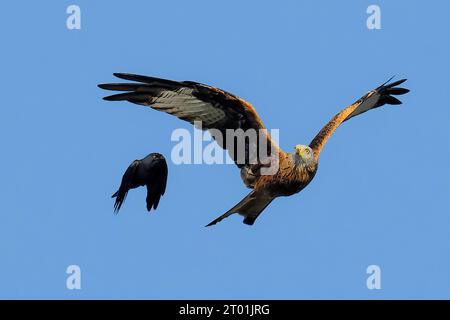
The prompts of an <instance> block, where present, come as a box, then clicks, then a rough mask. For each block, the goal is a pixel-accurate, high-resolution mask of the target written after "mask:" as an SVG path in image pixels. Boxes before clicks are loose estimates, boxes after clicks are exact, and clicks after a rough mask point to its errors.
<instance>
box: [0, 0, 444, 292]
mask: <svg viewBox="0 0 450 320" xmlns="http://www.w3.org/2000/svg"><path fill="white" fill-rule="evenodd" d="M72 3H75V4H77V5H79V6H80V7H81V12H82V17H81V19H82V24H81V28H82V29H81V30H68V29H67V28H66V17H67V14H66V8H67V6H68V5H70V4H72ZM370 4H378V5H380V7H381V10H382V11H381V12H382V29H381V30H368V29H367V27H366V18H367V16H368V15H367V14H366V9H367V7H368V6H369V5H370ZM449 11H450V3H449V2H448V1H434V2H433V3H432V4H430V3H420V4H419V3H418V2H417V3H416V2H414V3H411V1H395V2H394V1H376V2H373V1H349V2H346V4H345V5H344V4H342V3H338V2H336V1H284V2H283V1H282V2H277V3H275V2H273V1H270V2H269V1H267V2H262V1H246V2H243V1H220V2H219V1H215V2H212V1H189V2H186V1H164V3H161V2H157V1H128V2H123V4H119V1H117V2H111V1H76V2H69V1H57V2H56V1H47V2H39V3H38V2H31V1H14V2H12V1H8V2H6V3H4V4H2V13H1V17H0V30H1V31H0V32H1V39H2V49H1V51H2V53H1V62H0V63H1V72H2V74H1V86H2V103H1V105H2V106H1V108H0V113H1V114H0V121H1V126H0V133H1V150H2V157H1V160H0V161H1V166H0V179H1V184H0V194H1V196H0V198H1V220H2V221H1V223H0V257H1V263H0V298H193V299H196V298H210V299H215V298H224V299H227V298H275V299H281V298H287V299H297V298H369V299H379V298H450V256H449V252H450V232H449V229H450V212H449V210H448V207H449V206H448V198H449V189H450V166H449V161H448V158H449V156H450V153H449V149H448V148H449V141H450V140H449V139H450V134H449V132H448V121H449V117H450V106H449V104H448V94H449V89H448V85H449V81H448V79H449V74H450V68H449V62H448V57H449V56H450V46H449V45H448V39H449V25H448V13H449ZM112 72H130V73H141V74H148V75H153V76H159V77H165V78H171V79H178V80H193V81H199V82H204V83H209V84H212V85H215V86H218V87H220V88H223V89H225V90H228V91H231V92H233V93H235V94H237V95H239V96H241V97H243V98H245V99H247V100H248V101H250V102H251V103H253V105H254V106H255V107H256V108H257V110H258V112H259V113H260V116H261V117H262V119H263V121H264V123H265V124H266V126H267V127H269V128H279V129H280V140H281V146H282V147H283V148H284V149H285V150H291V149H292V148H293V146H294V145H295V144H300V143H303V144H307V143H309V142H310V140H311V139H312V138H313V136H314V135H315V134H316V133H317V132H318V130H319V129H320V128H321V127H322V126H323V125H324V124H325V123H326V122H327V121H328V120H329V119H330V117H331V116H333V115H334V114H335V113H336V112H338V111H339V110H340V109H341V108H342V107H344V106H346V105H347V104H349V103H351V102H353V101H354V100H356V99H357V98H359V97H360V96H362V95H363V94H364V93H366V92H367V91H368V90H370V89H372V88H374V87H376V86H378V85H379V84H380V83H381V82H383V81H385V80H386V79H387V78H388V77H390V76H391V75H394V74H395V75H397V76H398V77H407V78H408V79H409V81H408V82H407V87H408V88H409V89H411V93H409V94H408V95H406V96H403V97H402V100H403V102H404V104H403V105H402V106H401V107H387V108H383V109H378V110H375V111H373V112H369V113H366V114H364V115H362V116H360V117H357V118H354V119H352V120H351V121H349V122H347V123H345V125H344V126H342V127H341V128H339V129H338V131H337V132H336V134H335V135H334V136H333V137H332V138H331V140H330V141H329V143H328V144H327V146H326V148H325V150H324V152H323V154H322V156H321V159H320V160H321V162H320V165H319V171H318V173H317V175H316V178H315V180H314V181H313V182H312V183H311V184H310V186H309V187H308V188H307V189H306V190H304V191H303V192H302V193H300V194H298V195H296V196H293V197H290V198H284V199H279V200H277V201H275V202H273V203H272V204H271V205H270V207H269V208H268V209H267V210H266V211H265V212H264V213H263V215H262V216H261V218H260V219H259V220H258V221H257V223H256V224H255V225H254V226H253V227H248V226H246V225H244V224H242V222H241V221H242V218H241V217H239V216H233V217H230V218H229V219H227V220H224V221H223V222H222V223H220V224H218V225H216V226H214V227H211V228H204V225H205V224H206V223H208V222H209V221H211V220H212V219H213V218H215V217H216V216H218V215H219V214H221V213H223V212H224V211H225V210H227V209H229V208H230V207H231V206H232V205H234V204H235V203H236V202H237V201H238V200H240V199H241V198H242V197H243V196H244V195H245V194H246V193H247V192H248V191H247V190H246V189H245V187H244V186H243V185H242V183H241V180H240V177H239V171H238V170H237V169H236V168H235V167H234V166H232V165H214V166H208V165H182V166H175V165H173V164H172V163H169V182H168V188H167V193H166V195H165V196H164V197H163V198H162V202H161V204H160V207H159V208H158V210H157V211H156V212H154V213H152V214H150V215H149V214H147V213H146V210H145V200H144V198H145V191H144V190H137V191H133V192H131V193H130V194H129V197H128V199H127V201H126V202H125V204H124V206H123V208H122V210H121V212H120V214H119V215H117V216H116V215H114V214H113V200H112V199H111V198H110V195H111V194H112V193H113V192H114V191H115V189H116V188H117V187H118V185H119V183H120V179H121V176H122V173H123V172H124V170H125V169H126V167H127V166H128V165H129V163H130V162H131V161H132V160H134V159H136V158H141V157H143V156H145V155H146V154H148V153H150V152H161V153H163V154H165V155H167V156H169V155H170V151H171V149H172V147H173V145H174V143H173V142H171V141H170V135H171V133H172V131H173V130H174V129H176V128H190V126H189V125H188V124H185V123H184V122H182V121H179V120H177V119H175V118H172V117H169V116H167V115H165V114H162V113H158V112H156V111H153V110H151V109H147V108H143V107H139V106H136V105H132V104H129V103H108V102H105V101H102V100H101V97H102V96H103V95H104V93H105V92H102V90H100V89H98V88H97V87H96V84H97V83H101V82H111V81H113V80H114V79H113V77H112V75H111V74H112ZM71 264H76V265H79V266H80V267H81V270H82V289H81V290H79V291H77V290H74V291H70V290H68V289H66V285H65V284H66V277H67V275H66V273H65V271H66V268H67V266H68V265H71ZM371 264H376V265H379V266H380V267H381V271H382V278H381V281H382V289H381V290H368V289H367V287H366V278H367V274H366V268H367V266H368V265H371Z"/></svg>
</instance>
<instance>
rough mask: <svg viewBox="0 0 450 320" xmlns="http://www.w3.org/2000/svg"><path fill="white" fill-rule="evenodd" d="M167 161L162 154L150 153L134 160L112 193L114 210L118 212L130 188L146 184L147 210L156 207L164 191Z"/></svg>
mask: <svg viewBox="0 0 450 320" xmlns="http://www.w3.org/2000/svg"><path fill="white" fill-rule="evenodd" d="M167 173H168V170H167V162H166V159H165V158H164V156H163V155H162V154H159V153H150V154H149V155H148V156H146V157H145V158H144V159H141V160H134V161H133V163H131V164H130V166H129V167H128V169H127V171H125V173H124V175H123V177H122V183H121V184H120V187H119V190H117V192H116V193H114V194H113V195H112V198H116V202H115V203H114V212H116V213H117V212H119V210H120V207H121V206H122V204H123V202H124V201H125V198H126V197H127V193H128V191H129V190H130V189H135V188H137V187H141V186H147V211H150V210H151V209H152V207H153V209H156V208H157V207H158V203H159V199H160V198H161V196H162V195H163V194H164V191H166V184H167Z"/></svg>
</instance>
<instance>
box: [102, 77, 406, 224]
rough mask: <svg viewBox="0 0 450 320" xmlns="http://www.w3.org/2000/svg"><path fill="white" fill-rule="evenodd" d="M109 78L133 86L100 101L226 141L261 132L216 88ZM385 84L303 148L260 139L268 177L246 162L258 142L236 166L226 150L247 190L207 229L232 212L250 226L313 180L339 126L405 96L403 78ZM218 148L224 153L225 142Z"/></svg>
mask: <svg viewBox="0 0 450 320" xmlns="http://www.w3.org/2000/svg"><path fill="white" fill-rule="evenodd" d="M114 75H115V76H116V77H118V78H120V79H124V80H130V81H134V83H111V84H100V85H99V87H100V88H102V89H106V90H113V91H124V93H119V94H115V95H112V96H108V97H105V98H104V100H108V101H122V100H126V101H129V102H132V103H136V104H140V105H144V106H149V107H151V108H153V109H155V110H159V111H164V112H166V113H169V114H171V115H174V116H176V117H178V118H180V119H182V120H185V121H188V122H190V123H194V122H195V121H201V122H202V128H203V129H204V130H210V131H213V130H212V129H215V130H216V131H217V130H218V131H219V132H221V133H222V134H223V136H226V130H227V129H233V130H236V129H242V130H243V131H244V132H245V131H246V130H249V129H253V130H257V131H263V132H266V131H265V127H264V125H263V123H262V121H261V119H260V118H259V116H258V113H257V112H256V110H255V109H254V108H253V106H252V105H251V104H250V103H248V102H247V101H245V100H243V99H241V98H239V97H237V96H235V95H233V94H231V93H228V92H226V91H223V90H221V89H218V88H215V87H211V86H208V85H205V84H201V83H197V82H192V81H181V82H178V81H172V80H165V79H159V78H154V77H146V76H139V75H133V74H124V73H115V74H114ZM389 81H390V80H388V81H387V82H386V83H384V84H382V85H381V86H379V87H378V88H376V89H374V90H372V91H370V92H369V93H367V94H366V95H364V96H363V97H362V98H360V99H359V100H358V101H356V102H355V103H353V104H351V105H350V106H348V107H347V108H345V109H343V110H342V111H341V112H339V113H338V114H337V115H335V116H334V117H333V118H332V119H331V121H330V122H329V123H327V125H326V126H325V127H323V128H322V130H320V132H319V133H318V134H317V135H316V137H315V138H314V139H313V140H312V141H311V143H310V144H309V145H297V146H295V148H294V150H293V152H292V153H288V152H284V151H283V150H281V149H280V148H279V147H278V146H277V145H276V143H275V142H274V141H272V139H271V137H270V135H269V134H267V133H266V134H265V135H264V136H263V139H266V145H269V146H270V148H272V150H273V149H275V150H276V154H277V155H278V165H279V167H278V170H277V171H276V172H275V173H274V174H272V175H263V174H262V173H261V171H262V169H263V168H264V167H265V163H261V162H257V163H254V162H250V161H248V160H249V158H250V156H249V154H251V153H255V152H257V151H258V150H257V149H258V148H259V145H260V144H259V143H256V144H250V143H248V142H246V143H245V145H244V146H241V147H242V148H245V161H244V162H237V161H236V157H235V155H236V152H235V151H236V150H228V149H227V151H228V152H229V154H230V156H231V157H232V159H233V160H234V161H235V162H237V163H236V164H237V166H238V167H239V168H240V170H241V178H242V180H243V182H244V184H245V185H246V186H247V187H249V188H250V189H252V191H251V192H250V193H249V194H248V195H247V196H246V197H245V198H244V199H242V200H241V201H240V202H239V203H238V204H236V205H235V206H234V207H233V208H231V209H230V210H228V211H227V212H226V213H224V214H223V215H221V216H220V217H218V218H217V219H215V220H213V221H212V222H211V223H209V224H208V225H207V226H211V225H213V224H216V223H217V222H219V221H221V220H222V219H224V218H226V217H228V216H230V215H231V214H233V213H239V214H241V215H242V216H244V223H245V224H248V225H253V223H254V222H255V220H256V219H257V218H258V216H259V215H260V214H261V212H262V211H263V210H264V209H265V208H266V207H267V206H268V205H269V204H270V203H271V202H272V201H273V200H274V199H275V198H277V197H281V196H290V195H293V194H296V193H298V192H300V191H301V190H302V189H303V188H305V187H306V186H307V185H308V184H309V183H310V182H311V180H312V179H313V178H314V175H315V174H316V171H317V165H318V161H319V155H320V152H321V151H322V148H323V147H324V145H325V143H326V142H327V141H328V139H329V138H330V136H331V135H332V134H333V132H334V131H335V130H336V129H337V128H338V127H339V126H340V125H341V124H342V123H343V122H344V121H347V120H349V119H350V118H352V117H355V116H357V115H360V114H362V113H364V112H366V111H369V110H371V109H375V108H378V107H381V106H383V105H385V104H388V105H398V104H401V101H400V100H398V99H397V98H395V97H393V96H394V95H402V94H405V93H407V92H409V90H408V89H404V88H398V87H397V86H398V85H400V84H402V83H403V82H405V81H406V79H403V80H399V81H396V82H393V83H390V84H388V82H389ZM260 140H261V139H260ZM216 141H217V139H216ZM219 144H220V145H221V147H223V148H227V144H226V143H225V141H222V142H221V143H219ZM258 154H259V153H258Z"/></svg>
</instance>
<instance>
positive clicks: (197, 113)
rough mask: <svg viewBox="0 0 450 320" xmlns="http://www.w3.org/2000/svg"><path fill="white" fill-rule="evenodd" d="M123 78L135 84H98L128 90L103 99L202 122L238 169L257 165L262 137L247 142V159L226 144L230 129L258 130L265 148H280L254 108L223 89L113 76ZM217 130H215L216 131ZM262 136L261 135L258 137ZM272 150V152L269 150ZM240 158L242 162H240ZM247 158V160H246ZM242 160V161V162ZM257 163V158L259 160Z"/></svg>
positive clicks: (129, 76) (192, 83)
mask: <svg viewBox="0 0 450 320" xmlns="http://www.w3.org/2000/svg"><path fill="white" fill-rule="evenodd" d="M114 75H115V76H116V77H118V78H120V79H124V80H130V81H135V82H134V83H107V84H99V85H98V86H99V87H100V88H102V89H106V90H113V91H125V92H123V93H119V94H115V95H111V96H107V97H104V98H103V99H104V100H108V101H122V100H126V101H129V102H132V103H136V104H140V105H144V106H150V107H151V108H153V109H155V110H159V111H163V112H166V113H169V114H171V115H174V116H176V117H178V118H179V119H182V120H185V121H188V122H190V123H192V124H194V122H201V125H202V129H204V130H208V131H210V132H211V135H212V136H213V137H214V138H215V139H216V141H217V143H218V144H219V145H220V146H221V147H222V148H224V149H227V151H228V153H229V155H230V157H231V158H232V159H233V160H234V161H235V162H236V164H237V165H238V167H239V168H242V167H243V166H247V165H250V163H251V164H255V160H253V162H252V160H250V159H254V158H252V157H255V155H258V154H259V150H258V147H259V146H260V145H261V144H260V143H259V140H260V139H259V138H258V139H257V140H256V141H255V143H256V145H249V143H248V142H247V140H248V139H246V142H245V143H246V144H245V149H244V150H245V158H244V156H241V154H240V153H239V152H238V150H237V149H236V143H233V146H234V150H230V149H232V148H231V147H229V146H231V143H230V144H228V143H227V141H226V137H227V134H226V133H227V132H226V131H227V129H231V130H237V129H242V130H243V131H244V132H246V131H247V130H248V129H254V130H256V133H258V135H257V137H263V139H265V140H266V141H265V142H264V146H265V145H267V146H268V149H269V148H276V152H278V150H279V148H278V146H277V145H276V144H275V143H274V142H273V141H272V140H271V138H270V135H269V134H268V133H267V131H266V130H265V127H264V125H263V123H262V121H261V119H260V118H259V116H258V113H257V112H256V110H255V109H254V108H253V106H252V105H251V104H250V103H248V102H247V101H245V100H243V99H241V98H239V97H237V96H235V95H233V94H231V93H228V92H226V91H223V90H221V89H218V88H215V87H211V86H208V85H205V84H201V83H197V82H192V81H180V82H178V81H172V80H165V79H160V78H154V77H147V76H140V75H134V74H125V73H114ZM213 129H214V130H213ZM216 130H218V132H220V133H221V139H218V138H217V133H218V132H217V131H216ZM260 133H261V136H259V134H260ZM269 150H271V149H269ZM238 156H240V158H239V160H240V161H239V162H238V161H237V160H238V158H237V157H238ZM243 158H244V159H243ZM241 160H242V161H241ZM256 162H258V159H257V160H256Z"/></svg>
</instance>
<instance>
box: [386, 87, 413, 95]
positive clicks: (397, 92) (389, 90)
mask: <svg viewBox="0 0 450 320" xmlns="http://www.w3.org/2000/svg"><path fill="white" fill-rule="evenodd" d="M409 91H410V90H409V89H406V88H387V89H386V93H387V94H393V95H397V96H398V95H402V94H405V93H408V92H409Z"/></svg>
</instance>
